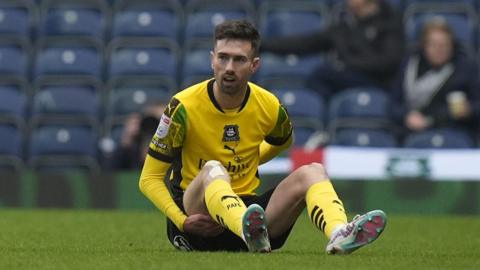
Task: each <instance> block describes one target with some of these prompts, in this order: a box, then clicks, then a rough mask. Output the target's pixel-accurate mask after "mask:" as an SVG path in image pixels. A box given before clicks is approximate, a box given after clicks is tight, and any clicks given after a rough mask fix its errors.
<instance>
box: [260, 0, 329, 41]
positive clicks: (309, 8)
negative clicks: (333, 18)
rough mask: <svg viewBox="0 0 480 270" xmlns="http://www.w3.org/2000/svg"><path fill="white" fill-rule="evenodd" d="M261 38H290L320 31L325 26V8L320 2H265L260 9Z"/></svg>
mask: <svg viewBox="0 0 480 270" xmlns="http://www.w3.org/2000/svg"><path fill="white" fill-rule="evenodd" d="M259 13H260V32H261V33H262V36H263V38H271V37H281V36H291V35H295V34H306V33H311V32H316V31H320V30H322V29H324V28H325V26H326V25H327V18H328V16H327V7H326V6H325V5H324V4H322V3H321V2H318V1H317V2H314V1H295V5H292V4H291V2H290V1H271V2H269V1H267V2H265V3H264V4H263V5H262V6H261V7H260V11H259Z"/></svg>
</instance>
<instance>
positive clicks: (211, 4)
mask: <svg viewBox="0 0 480 270" xmlns="http://www.w3.org/2000/svg"><path fill="white" fill-rule="evenodd" d="M185 13H186V14H185V17H186V21H185V38H184V42H185V43H188V42H191V41H192V40H208V41H210V40H211V37H212V34H213V30H214V28H215V26H216V25H218V24H220V23H222V22H224V21H226V20H233V19H247V20H249V21H251V22H254V20H255V15H254V9H253V6H252V5H251V3H249V2H248V1H212V0H210V1H209V0H199V1H190V2H188V3H187V5H186V7H185Z"/></svg>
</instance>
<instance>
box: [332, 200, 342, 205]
mask: <svg viewBox="0 0 480 270" xmlns="http://www.w3.org/2000/svg"><path fill="white" fill-rule="evenodd" d="M332 203H337V204H339V205H341V206H342V207H343V204H342V203H341V202H340V201H337V200H333V202H332Z"/></svg>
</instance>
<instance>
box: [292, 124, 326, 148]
mask: <svg viewBox="0 0 480 270" xmlns="http://www.w3.org/2000/svg"><path fill="white" fill-rule="evenodd" d="M293 132H294V141H293V144H294V145H295V146H301V147H303V146H306V144H307V143H309V142H310V141H311V140H313V139H314V138H315V137H316V136H320V134H321V130H318V129H316V128H314V127H308V126H297V125H295V123H294V124H293ZM315 146H318V144H316V145H315Z"/></svg>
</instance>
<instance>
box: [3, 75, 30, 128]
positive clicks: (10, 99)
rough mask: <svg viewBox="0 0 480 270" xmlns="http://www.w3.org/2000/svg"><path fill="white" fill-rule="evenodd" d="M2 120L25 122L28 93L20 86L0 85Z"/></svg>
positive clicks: (13, 84)
mask: <svg viewBox="0 0 480 270" xmlns="http://www.w3.org/2000/svg"><path fill="white" fill-rule="evenodd" d="M0 100H1V102H0V118H10V119H16V120H19V121H23V119H24V118H25V116H26V112H27V105H28V103H27V93H26V90H25V88H24V87H22V86H21V85H20V84H15V83H12V84H9V83H5V84H3V83H2V84H0Z"/></svg>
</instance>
